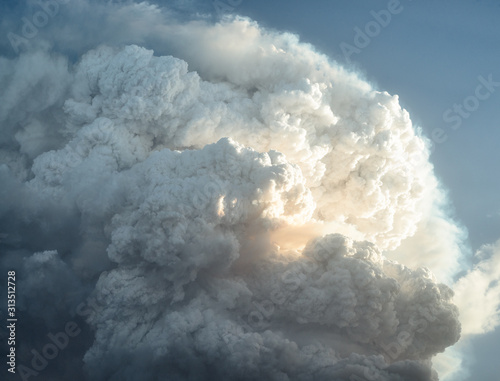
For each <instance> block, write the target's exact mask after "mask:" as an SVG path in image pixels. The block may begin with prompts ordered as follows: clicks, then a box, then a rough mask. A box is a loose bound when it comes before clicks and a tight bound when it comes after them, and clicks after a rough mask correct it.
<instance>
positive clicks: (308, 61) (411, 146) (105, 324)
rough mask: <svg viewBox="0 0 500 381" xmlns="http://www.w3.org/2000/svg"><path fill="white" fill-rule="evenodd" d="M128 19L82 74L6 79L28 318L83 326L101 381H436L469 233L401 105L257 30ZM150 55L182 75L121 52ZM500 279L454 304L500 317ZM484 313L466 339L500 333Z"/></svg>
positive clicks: (163, 15) (6, 158) (8, 152)
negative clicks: (152, 43)
mask: <svg viewBox="0 0 500 381" xmlns="http://www.w3.org/2000/svg"><path fill="white" fill-rule="evenodd" d="M85 4H86V3H85V2H82V4H81V6H82V7H84V8H85ZM117 8H119V9H120V12H122V13H123V16H124V20H128V17H129V16H130V15H131V13H133V12H132V11H133V10H135V12H137V14H138V17H139V16H140V17H139V18H138V20H139V21H138V23H136V24H133V23H132V24H131V25H130V29H129V30H127V32H126V33H124V34H123V36H122V37H123V40H119V41H117V40H116V39H111V40H110V41H109V45H103V46H98V47H94V48H93V49H90V50H89V51H87V52H86V53H85V54H82V55H81V56H80V55H79V59H78V61H77V62H76V63H74V64H72V63H69V62H70V60H68V59H66V58H64V57H62V56H61V55H58V54H55V53H49V52H48V51H44V50H39V51H37V52H35V53H27V54H23V55H21V56H20V57H19V58H16V59H13V60H3V61H1V62H0V65H2V67H4V68H5V70H7V71H8V72H9V73H11V75H9V76H8V77H2V78H0V82H1V84H2V85H4V86H5V88H7V89H8V91H7V92H6V93H5V94H3V95H2V98H1V100H2V102H0V104H2V106H1V108H0V118H1V120H2V123H4V124H5V126H6V127H5V131H6V134H5V135H4V137H3V141H2V142H3V143H4V144H3V145H2V147H1V151H0V154H1V157H2V158H3V163H4V164H5V165H4V166H3V167H2V168H1V171H0V176H1V177H2V179H5V184H7V186H6V187H5V192H4V193H5V197H4V201H3V203H2V204H0V212H2V218H5V221H7V220H9V222H10V223H3V224H2V225H1V228H2V229H4V231H5V232H2V233H3V235H2V237H3V239H4V241H5V244H6V245H10V246H9V247H11V248H13V249H12V250H10V252H9V254H8V256H7V257H6V258H7V260H6V262H9V261H12V263H16V262H15V261H16V260H15V259H14V258H16V256H17V257H19V256H26V257H27V259H26V260H24V261H22V264H21V265H19V267H20V269H21V270H20V271H21V272H23V273H24V274H26V273H34V274H37V276H34V277H33V278H32V279H31V280H30V281H29V282H27V283H26V287H25V288H24V290H25V291H24V292H25V293H26V295H25V296H23V297H24V299H22V300H25V301H26V302H25V304H24V305H23V306H22V308H24V309H25V310H26V311H27V313H28V314H29V315H30V316H38V317H43V318H44V319H45V320H47V321H49V320H51V318H52V315H51V313H50V309H49V308H48V307H47V306H46V305H45V304H43V303H40V301H42V300H45V299H44V297H47V298H48V299H50V300H53V301H55V302H57V303H59V304H58V306H59V307H58V309H59V310H63V309H65V308H67V309H69V310H71V311H70V312H68V314H69V315H75V312H74V311H76V315H80V316H82V317H84V318H85V319H86V321H87V323H88V324H89V325H90V327H91V330H92V331H91V332H92V334H93V335H94V337H93V340H90V343H89V345H88V347H87V348H85V350H84V352H85V355H84V356H83V355H82V357H83V360H84V362H85V364H86V365H85V369H86V372H87V373H88V377H89V379H93V380H111V379H131V380H132V379H134V380H136V379H139V378H140V379H144V380H153V379H157V378H158V377H160V376H162V375H165V374H168V375H169V377H171V378H172V379H179V380H180V379H193V380H196V379H210V378H212V379H214V378H215V379H219V378H221V379H222V378H226V379H238V380H244V379H248V380H251V379H270V380H313V379H338V380H350V381H352V380H368V381H375V380H394V381H396V380H398V381H400V380H412V381H413V380H435V379H437V375H436V373H435V372H434V371H433V370H432V369H431V363H430V359H431V358H432V357H433V356H434V355H435V354H436V353H439V352H442V351H443V350H444V349H445V348H446V347H448V346H450V345H453V344H454V343H455V342H456V341H457V340H458V339H459V336H460V322H459V317H458V308H457V307H456V306H455V305H454V304H453V303H452V298H453V291H452V290H451V289H450V288H449V287H448V286H446V285H444V284H442V283H441V282H442V281H446V282H449V280H450V279H451V278H452V277H453V275H455V274H456V273H457V271H458V270H459V265H458V263H459V259H460V250H461V244H462V243H461V239H462V235H463V232H462V229H461V228H460V227H458V226H457V225H456V224H455V223H454V222H453V221H452V220H451V219H450V218H449V217H448V215H447V213H446V197H445V195H444V192H443V191H442V190H441V189H440V186H439V183H438V181H437V180H436V178H435V176H434V174H433V169H432V165H431V164H430V163H429V160H428V149H427V144H426V141H425V139H424V138H423V137H421V136H420V135H419V133H418V132H417V131H416V130H415V128H414V127H413V126H412V123H411V121H410V118H409V115H408V113H407V112H406V111H405V110H404V109H402V108H401V107H400V105H399V102H398V98H397V96H391V95H389V94H388V93H386V92H380V91H377V90H375V89H373V88H372V86H370V85H369V84H368V83H366V82H365V81H363V80H361V79H360V78H358V76H357V75H356V74H355V73H351V72H348V71H346V70H345V69H344V68H342V67H340V66H339V65H337V64H336V63H333V62H330V61H329V60H328V59H327V57H325V56H323V55H321V54H319V53H317V52H315V51H314V49H313V48H312V47H311V46H309V45H307V44H302V43H300V42H299V41H298V38H297V37H296V36H293V35H290V34H281V33H277V32H271V31H267V30H265V29H263V28H261V27H259V26H258V25H257V24H256V23H255V22H252V21H250V20H248V19H242V18H234V19H227V20H225V21H223V22H220V23H218V24H215V25H214V24H211V23H208V22H202V21H192V22H185V23H182V22H179V21H176V20H175V18H174V17H173V16H171V15H169V13H168V11H166V10H161V9H160V8H158V7H155V6H151V5H148V4H146V3H142V4H140V5H137V4H135V5H132V4H125V5H123V7H121V8H120V7H118V6H117V5H116V4H112V5H110V9H114V10H116V9H117ZM103 9H104V8H101V7H96V12H97V13H99V12H102V11H103ZM108 16H109V17H110V19H109V20H108V27H109V28H111V29H105V31H107V33H110V34H111V35H113V36H114V35H115V34H114V33H112V30H114V29H113V28H115V27H117V25H116V17H117V16H116V15H115V16H116V17H115V16H113V17H111V16H110V15H108ZM125 16H126V17H125ZM146 21H147V22H146ZM167 21H169V22H167ZM148 23H149V24H151V25H148ZM90 24H92V22H90ZM145 25H148V26H150V27H148V28H145ZM120 28H123V26H121V27H120ZM125 29H126V28H125ZM120 30H121V29H120ZM134 31H135V32H134ZM134 33H135V34H134ZM154 33H156V34H158V35H159V36H160V37H158V39H159V41H161V44H160V45H162V44H163V45H162V46H163V49H164V50H165V51H167V52H168V53H170V54H173V55H175V57H174V56H169V55H155V54H154V52H153V51H152V50H150V49H146V48H143V47H140V46H138V45H127V46H121V45H122V44H121V43H122V42H123V41H126V42H130V41H131V40H134V41H132V42H136V43H140V42H141V41H137V40H143V39H144V40H148V38H150V37H151V35H152V34H154ZM127 36H135V37H136V38H135V39H133V38H128V37H127ZM91 40H92V39H90V41H91ZM148 41H149V40H148ZM34 62H36V63H37V67H38V69H37V70H36V71H34V72H33V73H31V77H30V78H32V80H31V83H34V85H33V86H32V87H30V86H28V85H27V84H26V83H24V82H23V78H24V77H23V74H24V73H25V72H27V71H29V70H30V68H31V67H32V66H33V65H34ZM30 89H31V90H30ZM27 98H29V101H25V100H26V99H27ZM20 194H22V195H26V198H29V199H30V201H29V202H26V203H23V202H21V201H19V200H18V199H17V198H16V195H17V196H18V195H20ZM28 196H29V197H28ZM10 200H17V201H16V202H14V204H12V205H11V204H9V202H10ZM16 211H17V212H18V213H16ZM12 221H13V222H12ZM61 221H63V222H61ZM61 225H63V226H64V227H63V228H61ZM14 229H17V230H21V231H24V232H25V235H24V238H19V237H18V236H17V235H15V234H13V230H14ZM60 231H62V232H63V233H64V234H58V232H60ZM42 233H43V234H47V235H45V237H46V239H40V238H39V236H41V235H43V234H42ZM339 233H341V234H339ZM71 237H76V239H70V238H71ZM55 249H57V251H56V250H55ZM47 250H51V251H47ZM492 250H493V249H492ZM495 250H496V249H495ZM33 251H39V252H38V253H36V254H33V255H31V256H29V255H28V254H27V252H33ZM496 257H497V255H496V254H495V255H494V256H493V257H492V258H491V259H488V260H487V261H486V262H482V264H480V265H478V267H477V268H476V269H475V270H473V271H472V272H471V273H470V274H469V275H467V276H466V277H465V278H464V279H463V280H461V281H459V282H458V283H457V285H456V289H457V290H458V293H457V295H456V296H455V301H456V303H457V304H458V306H459V307H460V310H461V311H462V313H463V311H466V309H465V307H464V304H467V303H469V302H468V301H469V300H470V299H471V297H470V295H472V293H469V291H470V288H469V286H468V285H469V284H474V285H475V286H477V287H479V288H480V289H481V290H487V291H484V295H486V296H487V298H489V299H488V300H489V301H490V302H491V303H493V302H494V300H495V298H498V290H497V288H498V287H497V285H496V284H492V283H488V284H487V285H486V283H484V282H488V279H489V282H494V281H495V280H496V279H497V278H496V277H497V275H496V274H497V273H498V271H497V270H498V269H497V270H491V269H493V268H495V266H496V265H497V264H498V263H497V262H499V263H500V261H498V260H496V259H495V258H496ZM389 258H390V259H389ZM421 266H426V267H428V268H429V269H430V270H429V269H427V268H423V267H421ZM496 267H498V266H496ZM490 270H491V272H488V271H490ZM433 272H434V273H435V274H436V276H437V277H436V276H435V275H433ZM476 278H481V280H482V281H484V282H483V283H484V284H483V283H478V282H475V279H476ZM45 284H46V285H47V287H46V288H44V285H45ZM90 290H92V291H90ZM67 291H71V295H72V296H71V297H69V298H64V295H65V293H66V292H67ZM89 294H91V296H90V300H91V301H92V303H89V300H87V301H86V302H84V303H83V305H82V304H81V303H80V304H79V307H75V305H76V304H78V303H77V302H78V301H82V300H83V298H84V296H88V295H89ZM30 301H37V302H33V303H31V302H30ZM475 302H476V304H475V305H476V306H477V307H478V308H479V307H481V308H482V310H481V311H482V312H483V317H484V318H483V319H482V320H481V321H480V322H479V320H477V321H475V322H473V318H472V317H470V316H468V315H467V313H465V315H463V317H462V318H461V320H462V321H463V322H464V327H465V332H466V333H479V332H484V331H486V330H487V329H490V328H491V327H493V326H494V325H495V324H497V320H496V319H498V314H497V312H496V310H495V309H494V307H492V305H488V304H487V303H480V302H477V301H475ZM89 305H91V306H92V308H89ZM82 306H83V307H82ZM73 308H74V309H75V310H73ZM89 335H91V333H89Z"/></svg>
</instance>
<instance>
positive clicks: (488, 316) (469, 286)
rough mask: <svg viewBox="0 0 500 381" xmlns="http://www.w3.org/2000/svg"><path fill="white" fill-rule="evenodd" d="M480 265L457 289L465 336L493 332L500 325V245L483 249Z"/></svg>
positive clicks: (455, 286)
mask: <svg viewBox="0 0 500 381" xmlns="http://www.w3.org/2000/svg"><path fill="white" fill-rule="evenodd" d="M476 258H477V259H478V263H477V264H476V265H475V266H474V268H473V269H472V270H470V271H469V272H468V273H467V274H466V275H465V276H464V277H462V278H460V279H459V280H458V281H457V283H456V284H455V285H454V289H455V292H456V295H455V299H454V300H455V303H456V304H457V305H458V306H459V307H460V311H461V313H462V317H461V320H462V324H463V331H464V332H463V333H464V335H474V334H481V333H485V332H489V331H492V330H493V329H495V328H496V327H498V325H499V324H500V242H499V241H497V242H495V243H494V244H492V245H484V246H482V247H481V248H480V249H479V250H478V252H477V253H476Z"/></svg>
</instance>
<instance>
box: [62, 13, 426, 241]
mask: <svg viewBox="0 0 500 381" xmlns="http://www.w3.org/2000/svg"><path fill="white" fill-rule="evenodd" d="M226 27H227V28H236V29H239V28H241V29H245V30H247V31H248V30H254V31H255V33H258V34H261V32H260V30H259V28H258V27H257V26H256V25H254V24H251V23H250V24H249V23H248V21H236V22H235V23H234V24H231V25H230V26H226ZM204 28H208V26H205V27H204ZM218 28H221V26H219V27H218ZM204 30H206V29H204ZM200 33H201V32H200ZM239 33H243V32H241V31H240V32H239ZM283 39H284V38H283V37H281V36H280V38H278V41H277V42H276V41H274V42H275V43H278V42H279V43H281V44H283V45H284V46H283V47H286V46H288V45H289V44H291V43H292V41H287V40H289V39H290V38H288V39H285V41H280V40H283ZM269 40H270V36H266V35H264V36H260V38H259V39H258V42H259V44H260V43H261V44H262V46H267V45H272V44H271V43H270V41H269ZM247 43H248V44H251V42H247ZM253 43H256V42H253ZM272 46H274V45H272ZM235 54H237V52H236V53H235ZM299 54H300V55H302V56H305V57H308V59H309V60H310V61H311V62H314V61H315V60H317V61H319V62H321V63H322V65H327V63H326V59H325V58H324V57H322V56H320V55H318V54H317V53H314V52H313V51H312V50H310V49H309V48H308V47H307V46H302V45H298V46H294V47H293V48H290V52H288V53H287V54H285V53H284V50H283V48H280V49H278V48H276V47H274V48H269V54H268V55H265V56H263V57H262V62H260V63H259V64H260V66H259V67H265V66H266V65H275V66H277V67H282V66H284V65H290V64H291V62H294V64H293V65H292V67H293V68H294V69H293V70H296V71H293V74H294V75H293V76H292V73H287V72H285V73H282V74H279V73H277V74H276V78H274V79H273V80H272V81H263V82H262V83H258V84H255V83H254V84H253V85H252V87H251V88H249V86H248V85H247V84H246V82H245V81H243V82H242V81H241V79H239V78H233V77H230V78H229V79H230V81H231V82H221V83H211V82H207V81H203V80H202V79H201V78H200V77H199V76H198V74H196V73H193V72H188V71H187V65H186V63H185V62H183V61H181V60H179V59H175V58H172V57H154V56H153V55H152V52H151V51H147V50H145V49H141V48H138V47H127V48H125V49H124V50H122V51H119V52H115V51H114V50H113V49H111V48H100V49H99V50H97V51H93V52H90V53H88V54H86V55H85V56H84V58H83V59H82V61H81V62H80V63H79V65H78V70H77V73H76V75H75V77H76V82H75V85H74V87H73V91H72V93H73V98H71V99H70V100H68V101H66V104H65V109H66V111H67V112H68V113H69V116H70V119H71V120H72V121H73V123H74V124H75V126H78V125H83V124H85V123H89V122H91V121H93V120H95V118H96V117H105V118H108V119H111V120H114V119H120V120H121V121H122V123H123V125H124V128H125V129H126V130H127V132H129V133H133V134H136V135H139V136H140V137H141V139H142V141H143V145H149V146H150V148H155V147H168V148H171V149H184V148H186V147H196V148H201V147H203V146H204V145H205V144H207V143H211V142H215V141H217V140H219V139H220V138H223V137H225V136H231V137H232V138H233V139H235V140H236V141H238V142H239V143H242V144H244V145H245V146H250V147H252V148H254V149H256V150H258V151H268V150H269V149H274V150H277V151H279V152H282V153H284V154H285V155H286V157H287V160H289V161H291V162H293V163H296V164H297V165H299V166H300V168H301V169H302V172H303V175H304V177H305V179H306V183H305V184H306V186H308V187H310V189H311V192H313V194H314V195H315V200H316V202H317V204H318V207H317V210H316V217H317V218H320V219H326V220H338V221H341V222H346V223H348V224H352V225H354V226H355V227H356V228H357V229H358V230H360V231H361V232H362V233H363V234H365V235H366V237H367V238H369V239H370V240H374V241H375V242H377V244H379V245H380V246H381V247H383V248H394V247H396V246H397V245H398V244H399V242H400V241H401V239H403V238H406V237H408V236H410V235H412V234H413V233H414V230H415V229H414V225H415V223H417V222H418V221H419V220H420V218H421V216H420V213H419V212H418V204H419V201H420V200H421V198H422V190H423V187H424V183H425V182H426V181H427V180H430V183H432V181H433V177H432V176H433V175H432V174H431V173H430V165H429V164H428V162H427V154H426V149H425V146H424V143H423V141H422V140H421V139H420V138H419V137H417V136H416V135H415V133H414V130H413V128H412V125H411V121H410V120H409V117H408V114H407V112H406V111H404V110H402V109H401V108H400V106H399V104H398V102H397V97H391V96H389V95H388V94H387V93H380V92H376V91H374V90H372V89H371V88H370V87H369V86H367V85H366V84H365V83H362V82H360V81H359V80H357V81H354V80H353V78H352V75H351V76H345V75H344V77H343V76H342V74H343V72H341V71H339V70H338V69H335V68H332V67H331V66H327V67H324V68H323V69H324V72H322V74H323V76H319V75H318V74H317V73H316V72H315V70H312V71H311V68H308V71H305V67H304V64H303V63H297V62H295V60H298V59H299V58H298V56H299ZM281 55H285V56H286V57H285V58H281ZM210 57H212V56H210ZM236 57H237V58H236V59H241V58H242V57H239V56H238V55H236ZM243 57H246V56H245V55H243ZM267 60H270V61H271V62H267ZM207 61H210V58H209V59H207ZM246 68H247V65H245V66H243V67H241V68H239V70H240V72H242V73H243V75H244V73H246V70H245V69H246ZM207 70H208V69H207ZM291 70H292V69H291ZM208 71H209V73H208V74H206V76H207V77H209V78H210V77H212V76H211V75H210V70H208ZM257 74H259V73H254V74H253V76H256V75H257ZM260 74H261V75H263V74H262V73H260ZM201 75H205V73H204V72H203V70H202V71H201ZM301 77H302V78H301ZM315 77H318V78H315ZM345 77H347V78H345ZM202 78H203V77H202ZM297 78H299V79H297ZM311 78H312V79H311ZM340 94H343V95H344V96H345V98H347V99H342V100H339V95H340ZM346 102H347V104H349V106H347V105H346ZM139 121H140V122H139ZM75 128H76V127H75ZM409 157H412V160H409V159H408V158H409Z"/></svg>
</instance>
